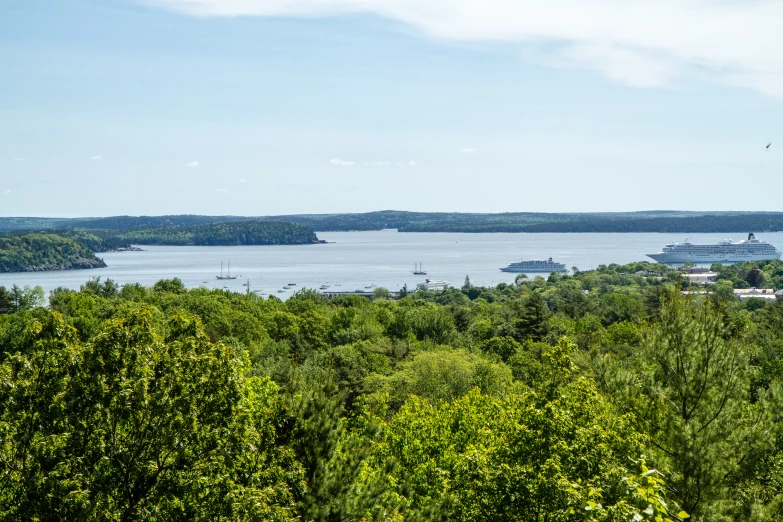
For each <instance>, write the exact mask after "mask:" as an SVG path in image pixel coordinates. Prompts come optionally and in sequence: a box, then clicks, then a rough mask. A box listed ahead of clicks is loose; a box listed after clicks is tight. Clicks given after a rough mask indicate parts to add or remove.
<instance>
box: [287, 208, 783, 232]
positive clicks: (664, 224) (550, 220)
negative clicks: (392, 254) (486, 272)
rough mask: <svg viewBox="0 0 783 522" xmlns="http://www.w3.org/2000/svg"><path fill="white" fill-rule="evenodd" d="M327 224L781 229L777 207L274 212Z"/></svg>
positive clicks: (458, 228) (446, 228)
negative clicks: (557, 211)
mask: <svg viewBox="0 0 783 522" xmlns="http://www.w3.org/2000/svg"><path fill="white" fill-rule="evenodd" d="M274 219H278V220H281V221H292V222H295V223H302V224H305V225H308V226H311V227H313V229H314V230H316V231H327V230H380V229H384V228H396V229H398V230H399V231H400V232H672V233H691V232H705V233H706V232H744V233H747V232H751V231H754V232H765V231H776V230H783V213H780V212H753V213H749V212H678V211H650V212H615V213H612V212H607V213H564V214H555V213H552V214H544V213H530V212H522V213H504V214H466V213H431V212H396V211H383V212H370V213H366V214H322V215H292V216H275V217H274Z"/></svg>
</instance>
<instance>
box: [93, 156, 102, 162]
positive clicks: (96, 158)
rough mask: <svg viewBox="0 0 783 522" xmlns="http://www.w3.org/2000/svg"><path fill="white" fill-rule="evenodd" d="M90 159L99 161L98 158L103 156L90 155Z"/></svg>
mask: <svg viewBox="0 0 783 522" xmlns="http://www.w3.org/2000/svg"><path fill="white" fill-rule="evenodd" d="M90 159H91V160H93V161H100V160H102V159H103V157H102V156H91V157H90Z"/></svg>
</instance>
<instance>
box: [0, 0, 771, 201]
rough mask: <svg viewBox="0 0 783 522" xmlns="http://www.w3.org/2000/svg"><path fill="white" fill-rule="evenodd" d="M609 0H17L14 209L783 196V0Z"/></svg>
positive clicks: (3, 29) (4, 80) (4, 35)
mask: <svg viewBox="0 0 783 522" xmlns="http://www.w3.org/2000/svg"><path fill="white" fill-rule="evenodd" d="M590 4H591V10H590V11H589V12H588V11H584V6H583V5H581V4H580V3H577V2H576V1H575V0H552V1H549V2H536V1H534V0H519V1H518V2H511V3H509V2H508V1H506V0H482V1H478V0H453V1H451V2H446V1H445V0H431V2H429V3H426V5H422V3H421V2H413V0H397V1H392V0H321V1H315V0H286V1H283V0H223V1H218V0H149V1H136V0H0V215H4V216H25V215H27V216H32V215H39V216H100V215H116V214H132V215H138V214H176V213H199V214H237V215H240V214H241V215H262V214H281V213H316V212H361V211H371V210H380V209H400V210H417V211H473V212H499V211H612V210H617V211H619V210H643V209H733V210H783V203H781V200H780V199H779V198H777V197H776V196H777V195H778V194H780V193H781V192H783V176H781V173H783V159H781V158H783V155H782V154H783V132H782V131H783V123H782V122H783V104H782V103H781V100H783V45H781V44H783V41H779V40H783V37H778V36H777V30H776V28H775V26H774V20H780V19H781V16H783V11H781V9H783V8H779V7H777V6H776V5H775V4H773V3H771V2H770V3H766V2H752V3H749V2H744V1H739V0H734V1H729V2H725V1H721V2H705V1H699V2H696V1H692V0H682V1H680V2H669V0H661V1H660V3H655V4H654V5H655V6H656V7H655V8H654V9H652V10H650V9H648V8H649V6H650V5H653V4H652V3H650V2H644V1H638V2H635V1H633V0H626V1H624V2H618V1H616V0H596V1H595V2H591V3H590ZM629 6H631V7H632V8H629ZM634 6H635V7H634ZM645 6H646V7H645ZM727 9H728V10H727ZM778 15H780V16H778ZM776 43H777V45H775V44H776ZM769 141H772V142H773V145H772V147H771V148H770V149H769V150H766V149H765V148H764V146H765V145H766V144H767V142H769Z"/></svg>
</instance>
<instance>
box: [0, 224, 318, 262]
mask: <svg viewBox="0 0 783 522" xmlns="http://www.w3.org/2000/svg"><path fill="white" fill-rule="evenodd" d="M0 219H8V218H0ZM152 222H154V221H152ZM37 223H38V224H41V223H40V222H37ZM104 223H107V224H108V223H112V221H111V220H106V221H104ZM114 223H116V222H114ZM317 243H323V241H320V240H319V239H318V236H316V235H315V232H314V231H313V229H312V228H311V227H308V226H306V225H302V224H299V223H280V222H276V221H261V220H245V221H239V220H230V221H227V222H222V223H212V224H202V225H190V226H187V225H186V226H182V225H179V226H178V225H172V226H158V227H149V226H146V227H138V228H118V229H98V228H94V229H81V228H79V229H76V228H52V229H48V230H44V231H35V232H28V231H25V230H16V231H13V232H5V233H2V234H0V272H31V271H43V270H72V269H86V268H103V267H105V266H106V264H105V263H104V262H103V260H101V259H98V258H97V257H96V256H95V253H96V252H111V251H115V252H116V251H133V250H139V249H138V248H136V247H134V246H132V245H163V246H234V245H308V244H317Z"/></svg>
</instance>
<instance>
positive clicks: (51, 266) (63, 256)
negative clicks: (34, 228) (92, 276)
mask: <svg viewBox="0 0 783 522" xmlns="http://www.w3.org/2000/svg"><path fill="white" fill-rule="evenodd" d="M104 267H106V264H105V263H104V262H103V260H102V259H98V258H97V257H95V254H94V253H93V252H92V251H91V250H90V249H89V248H87V247H86V246H84V245H82V244H80V243H78V242H77V241H74V240H73V239H69V238H66V237H62V236H59V235H56V234H39V233H29V234H21V235H14V236H4V237H0V272H39V271H45V270H75V269H87V268H104Z"/></svg>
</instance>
